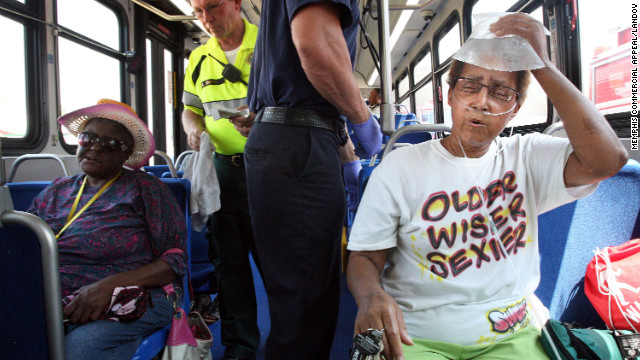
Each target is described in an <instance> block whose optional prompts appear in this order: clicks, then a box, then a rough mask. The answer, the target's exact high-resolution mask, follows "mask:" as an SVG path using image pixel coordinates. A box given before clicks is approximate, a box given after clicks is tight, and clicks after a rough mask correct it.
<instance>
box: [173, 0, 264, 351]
mask: <svg viewBox="0 0 640 360" xmlns="http://www.w3.org/2000/svg"><path fill="white" fill-rule="evenodd" d="M191 6H192V7H193V11H194V13H195V15H196V16H197V17H198V20H200V22H201V23H202V25H203V26H204V28H205V29H206V30H207V31H208V32H209V34H211V36H212V37H211V38H210V39H209V41H208V42H207V43H206V44H204V45H202V46H200V47H198V48H197V49H195V50H194V51H193V52H192V53H191V56H190V57H189V66H188V67H187V71H186V74H185V77H184V94H183V102H184V111H183V113H182V124H183V126H184V131H185V133H186V134H187V137H188V141H189V146H191V148H192V149H194V150H196V151H198V149H199V148H200V135H201V134H202V132H203V131H206V132H207V133H208V134H209V138H210V140H211V142H213V144H214V145H215V153H214V166H215V168H216V174H217V176H218V181H219V183H220V202H221V208H220V210H219V211H217V212H216V213H214V214H213V216H212V217H211V218H210V219H209V223H208V225H209V229H208V230H207V238H208V239H209V257H210V259H211V260H212V261H213V263H214V265H215V267H216V276H217V282H218V299H219V305H220V319H221V322H222V323H221V334H222V344H223V345H225V347H226V350H225V357H224V359H225V360H232V359H254V358H255V353H256V351H257V349H258V345H259V344H260V332H259V329H258V325H257V306H256V296H255V290H254V287H253V276H252V273H251V266H250V263H249V257H248V253H249V251H250V250H251V252H252V254H253V256H254V260H255V261H256V264H258V266H259V263H258V259H257V257H256V255H255V254H256V252H255V251H254V250H255V243H254V241H253V234H252V231H251V219H250V217H249V207H248V203H247V185H246V177H245V169H244V156H243V152H244V144H245V142H246V140H247V138H246V135H247V134H248V132H249V130H250V127H246V128H243V134H241V133H240V132H239V131H237V130H236V129H235V128H234V125H233V124H232V123H231V122H230V120H229V119H226V118H223V117H222V116H224V111H229V110H235V109H236V108H238V107H240V106H243V105H246V95H247V82H248V81H249V71H250V68H251V60H252V58H253V48H254V45H255V42H256V37H257V34H258V28H257V27H256V26H255V25H252V24H250V23H248V22H247V21H246V20H243V19H242V18H241V17H240V8H241V0H191ZM221 115H222V116H221ZM236 119H237V120H247V119H239V118H235V119H234V120H236ZM246 122H247V123H249V121H246ZM214 254H215V256H214Z"/></svg>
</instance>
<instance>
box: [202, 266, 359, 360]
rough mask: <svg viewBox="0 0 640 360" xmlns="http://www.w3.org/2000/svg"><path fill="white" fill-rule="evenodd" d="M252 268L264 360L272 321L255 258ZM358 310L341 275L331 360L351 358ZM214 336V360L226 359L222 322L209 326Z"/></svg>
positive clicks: (343, 275)
mask: <svg viewBox="0 0 640 360" xmlns="http://www.w3.org/2000/svg"><path fill="white" fill-rule="evenodd" d="M250 260H251V268H252V269H253V279H254V285H255V289H256V300H257V303H258V328H259V329H260V347H259V349H258V354H257V360H263V359H264V346H265V342H266V341H267V337H268V336H269V329H270V328H271V321H270V319H269V308H268V304H267V294H266V292H265V289H264V284H263V283H262V278H261V277H260V274H259V273H258V270H257V268H256V265H255V263H254V262H253V258H251V257H250ZM357 311H358V309H357V307H356V303H355V301H354V299H353V297H352V296H351V293H350V292H349V289H347V281H346V276H345V274H340V313H339V315H338V324H337V325H336V332H335V335H334V338H333V347H332V348H331V357H330V359H331V360H334V359H336V360H339V359H347V358H348V357H349V349H351V346H352V338H353V324H354V321H355V318H356V313H357ZM209 328H210V329H211V333H212V335H213V346H212V347H211V353H212V355H213V360H220V359H222V358H223V357H224V346H223V345H222V344H221V341H220V321H218V322H216V323H214V324H211V325H210V326H209Z"/></svg>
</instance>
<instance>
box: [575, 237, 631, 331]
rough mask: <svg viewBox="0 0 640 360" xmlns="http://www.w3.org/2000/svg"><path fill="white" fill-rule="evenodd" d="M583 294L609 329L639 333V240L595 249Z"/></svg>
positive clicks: (588, 267) (588, 268) (585, 279)
mask: <svg viewBox="0 0 640 360" xmlns="http://www.w3.org/2000/svg"><path fill="white" fill-rule="evenodd" d="M584 292H585V294H586V295H587V297H588V298H589V301H590V302H591V304H592V305H593V307H594V308H595V309H596V311H597V312H598V314H599V315H600V317H601V318H602V320H604V322H605V323H606V324H607V327H608V328H609V329H618V330H633V331H634V332H636V333H637V332H638V330H640V239H634V240H630V241H627V242H626V243H624V244H622V245H618V246H608V247H606V248H604V249H602V250H600V249H598V250H596V254H595V256H594V257H593V259H592V260H591V262H590V263H589V265H588V266H587V271H586V274H585V278H584Z"/></svg>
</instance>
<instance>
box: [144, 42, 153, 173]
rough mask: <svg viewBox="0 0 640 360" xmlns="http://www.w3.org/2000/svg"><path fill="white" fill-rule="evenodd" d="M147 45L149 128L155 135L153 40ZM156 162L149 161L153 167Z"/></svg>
mask: <svg viewBox="0 0 640 360" xmlns="http://www.w3.org/2000/svg"><path fill="white" fill-rule="evenodd" d="M145 43H146V47H147V56H146V58H147V126H148V127H149V130H151V133H153V132H154V131H153V115H154V114H153V72H152V70H151V69H153V67H152V58H153V56H151V54H152V52H151V51H152V49H151V40H149V39H146V41H145ZM154 160H155V159H154V157H153V156H152V157H151V159H149V161H150V164H151V165H155V163H154Z"/></svg>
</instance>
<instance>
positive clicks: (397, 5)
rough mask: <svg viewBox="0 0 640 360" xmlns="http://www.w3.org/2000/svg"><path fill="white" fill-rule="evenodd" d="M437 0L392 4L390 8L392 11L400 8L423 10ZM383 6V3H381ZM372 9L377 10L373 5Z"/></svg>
mask: <svg viewBox="0 0 640 360" xmlns="http://www.w3.org/2000/svg"><path fill="white" fill-rule="evenodd" d="M436 1H437V0H427V1H425V2H423V3H420V4H415V5H407V4H404V5H401V4H390V5H389V6H388V8H389V10H392V11H398V10H422V9H424V8H426V7H427V6H429V5H431V4H432V3H434V2H436ZM381 7H382V5H381ZM371 9H372V10H377V9H376V8H375V7H371Z"/></svg>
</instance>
